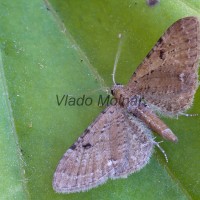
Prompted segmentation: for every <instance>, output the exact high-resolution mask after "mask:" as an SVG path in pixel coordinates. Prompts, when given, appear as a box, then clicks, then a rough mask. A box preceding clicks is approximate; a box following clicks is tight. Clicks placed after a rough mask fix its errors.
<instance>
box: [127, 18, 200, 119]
mask: <svg viewBox="0 0 200 200" xmlns="http://www.w3.org/2000/svg"><path fill="white" fill-rule="evenodd" d="M199 59H200V22H199V19H197V18H196V17H186V18H183V19H180V20H178V21H177V22H175V23H174V24H173V25H172V26H171V27H169V29H167V31H166V32H165V33H164V35H163V36H162V37H161V38H160V39H159V40H158V42H157V44H156V45H155V46H154V47H153V49H152V50H151V51H150V53H149V54H148V55H147V56H146V58H145V59H144V61H143V62H142V63H141V64H140V65H139V67H138V68H137V70H136V71H135V73H134V74H133V76H132V78H131V80H130V81H129V83H128V84H127V85H126V87H125V90H126V91H127V93H128V95H129V96H133V95H134V94H139V95H142V96H143V97H144V99H145V100H146V101H147V102H148V103H149V104H153V105H155V106H156V107H157V109H159V110H160V111H161V112H163V114H168V115H175V114H179V113H180V112H183V111H185V110H186V109H188V108H189V107H190V106H191V104H192V102H193V98H194V94H195V91H196V89H197V87H198V62H199Z"/></svg>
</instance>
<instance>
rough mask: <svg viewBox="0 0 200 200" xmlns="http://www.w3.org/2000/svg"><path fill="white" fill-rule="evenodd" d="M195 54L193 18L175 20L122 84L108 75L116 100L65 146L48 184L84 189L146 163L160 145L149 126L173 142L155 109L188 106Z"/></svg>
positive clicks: (198, 51)
mask: <svg viewBox="0 0 200 200" xmlns="http://www.w3.org/2000/svg"><path fill="white" fill-rule="evenodd" d="M199 59H200V22H199V19H198V18H196V17H186V18H182V19H180V20H178V21H176V22H175V23H174V24H172V25H171V26H170V27H169V28H168V29H167V30H166V32H165V33H164V34H163V36H162V37H161V38H160V39H159V40H158V42H157V43H156V44H155V46H154V47H153V48H152V50H151V51H150V52H149V54H148V55H147V56H146V58H145V59H144V60H143V62H142V63H141V64H140V65H139V66H138V68H137V69H136V71H135V72H134V73H133V75H132V77H131V79H130V81H129V82H128V84H127V85H118V84H116V83H115V80H114V77H113V82H114V86H113V87H112V89H111V92H112V94H113V96H114V97H115V98H116V99H118V100H119V101H118V102H117V104H116V105H110V106H108V107H107V108H106V109H105V110H104V111H103V112H102V113H101V114H100V115H99V116H98V117H97V118H96V119H95V120H94V122H93V123H92V124H91V125H90V126H88V128H87V129H86V130H85V131H84V133H83V135H82V136H80V137H79V138H78V140H77V141H76V142H75V143H74V144H73V145H72V146H71V147H70V148H69V149H68V150H67V151H66V153H65V154H64V155H63V157H62V159H61V160H60V162H59V164H58V166H57V169H56V171H55V173H54V178H53V189H54V190H55V191H56V192H60V193H73V192H80V191H87V190H89V189H91V188H94V187H97V186H98V185H101V184H103V183H105V182H106V181H107V180H108V179H116V178H124V177H127V176H128V175H130V174H132V173H134V172H136V171H139V170H140V169H142V168H143V167H144V166H145V165H146V164H147V163H148V162H149V159H150V157H151V155H152V152H153V149H154V146H155V145H157V146H158V147H160V146H159V144H158V142H156V141H154V138H153V136H152V132H151V130H152V131H154V132H156V133H158V134H159V135H161V136H162V137H163V138H164V139H166V140H170V141H172V142H177V140H178V138H177V137H176V135H175V134H174V133H173V132H172V131H171V130H170V128H169V127H168V126H167V125H166V124H165V123H164V122H163V121H161V120H160V119H159V117H158V116H157V114H156V113H162V115H166V116H177V115H184V112H185V111H186V110H187V109H188V108H190V107H191V105H192V102H193V98H194V94H195V92H196V90H197V88H198V63H199ZM115 70H116V67H115V68H114V71H115ZM127 98H128V101H123V99H127ZM185 115H187V114H185ZM160 149H161V150H162V148H160ZM162 151H163V150H162Z"/></svg>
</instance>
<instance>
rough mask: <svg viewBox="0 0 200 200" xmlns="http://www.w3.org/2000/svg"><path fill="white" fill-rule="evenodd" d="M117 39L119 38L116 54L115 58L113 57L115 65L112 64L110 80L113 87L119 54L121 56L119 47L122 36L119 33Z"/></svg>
mask: <svg viewBox="0 0 200 200" xmlns="http://www.w3.org/2000/svg"><path fill="white" fill-rule="evenodd" d="M118 38H119V44H118V49H117V54H116V57H115V63H114V67H113V73H112V79H113V84H114V85H116V82H115V73H116V69H117V63H118V60H119V57H120V54H121V47H122V34H121V33H119V35H118Z"/></svg>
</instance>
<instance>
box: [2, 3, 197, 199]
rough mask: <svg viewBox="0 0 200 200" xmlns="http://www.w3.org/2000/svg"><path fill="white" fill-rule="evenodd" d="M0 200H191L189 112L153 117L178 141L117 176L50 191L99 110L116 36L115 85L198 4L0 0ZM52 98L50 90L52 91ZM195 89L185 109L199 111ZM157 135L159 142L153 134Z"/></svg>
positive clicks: (192, 123) (193, 126) (193, 138)
mask: <svg viewBox="0 0 200 200" xmlns="http://www.w3.org/2000/svg"><path fill="white" fill-rule="evenodd" d="M0 5H1V6H0V9H1V12H0V16H1V20H0V30H1V31H0V42H1V43H0V45H1V62H0V78H1V79H0V90H1V94H3V95H2V96H1V98H0V102H1V104H0V111H1V118H0V119H1V120H0V137H1V139H0V149H1V151H0V156H1V157H0V158H1V163H0V170H1V179H0V186H1V187H0V199H83V200H84V199H94V198H95V199H133V198H134V199H170V200H171V199H181V200H182V199H199V198H200V192H199V191H200V190H199V188H200V183H199V179H200V174H199V142H200V139H199V138H200V137H199V131H200V124H199V122H198V121H199V117H190V118H186V117H180V118H179V119H178V120H176V119H166V118H163V120H164V121H165V122H166V123H167V124H168V125H169V127H170V128H171V129H172V130H173V131H174V132H175V133H176V134H177V136H178V137H179V143H178V144H172V143H170V142H164V143H163V144H162V147H163V148H164V149H165V151H166V153H167V155H168V158H169V163H166V162H165V160H164V156H163V155H162V154H161V152H159V150H157V149H156V151H155V153H154V155H153V156H152V158H151V161H150V163H149V164H148V165H147V166H146V167H145V168H144V169H142V170H141V171H140V172H138V173H135V174H132V175H130V176H129V177H128V178H127V179H119V180H114V181H113V180H110V181H108V182H107V183H106V184H104V185H102V186H99V187H98V188H95V189H92V190H90V191H88V192H85V193H76V194H57V193H55V192H54V191H53V189H52V178H53V173H54V171H55V168H56V166H57V164H58V161H59V159H60V158H61V157H62V155H63V153H64V152H65V151H66V150H67V149H68V148H69V146H71V144H73V142H74V141H75V140H76V139H77V137H79V136H80V135H81V133H82V132H83V130H84V129H85V128H86V127H87V126H88V125H89V124H90V123H91V122H92V120H93V119H95V117H96V116H98V114H99V113H100V112H101V110H102V109H103V108H102V107H98V106H97V103H96V101H97V98H98V95H99V94H103V95H105V94H106V93H105V92H106V89H107V87H110V86H111V85H112V79H111V73H112V68H113V63H114V59H115V54H116V51H117V46H118V37H117V36H118V34H119V33H122V34H123V36H124V43H123V46H122V54H121V57H120V60H119V63H118V68H117V74H116V79H117V82H120V83H123V84H126V83H127V81H128V80H129V78H130V76H131V74H132V73H133V72H134V70H135V69H136V67H137V66H138V65H139V64H140V62H141V61H142V60H143V58H144V57H145V56H146V55H147V53H148V52H149V51H150V49H151V48H152V46H153V45H154V44H155V42H156V41H157V39H158V38H159V37H160V36H161V35H162V34H163V32H164V31H165V30H166V29H167V28H168V27H169V26H170V25H171V24H172V23H173V22H175V21H176V20H177V19H179V18H182V17H185V16H191V15H195V16H198V15H199V9H200V3H199V2H198V1H192V0H190V1H187V2H186V1H183V0H182V1H161V2H160V3H159V4H157V5H156V6H154V7H148V6H147V4H146V2H145V0H144V1H141V0H140V1H139V0H138V1H127V0H125V1H121V0H120V1H112V0H110V1H87V0H86V1H80V0H76V1H61V0H60V1H58V0H57V1H56V0H50V3H49V2H47V1H45V2H44V1H41V0H35V1H25V0H16V1H13V2H9V1H6V2H2V3H0ZM67 94H68V95H70V97H76V98H77V97H81V96H82V95H84V94H85V95H86V97H91V98H92V99H93V103H92V105H91V106H69V105H66V106H65V105H64V104H63V103H62V104H61V105H60V106H58V104H57V96H58V98H59V100H60V99H62V97H63V95H67ZM56 95H57V96H56ZM199 99H200V93H199V91H198V92H197V94H196V95H195V101H194V105H193V107H192V109H191V110H190V112H191V113H200V109H199V103H198V102H199V101H198V100H199ZM157 140H159V138H157Z"/></svg>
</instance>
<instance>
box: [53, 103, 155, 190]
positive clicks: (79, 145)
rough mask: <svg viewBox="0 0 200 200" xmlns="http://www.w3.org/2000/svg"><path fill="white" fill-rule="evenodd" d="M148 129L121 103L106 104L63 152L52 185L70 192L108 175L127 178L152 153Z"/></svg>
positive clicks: (101, 181) (84, 187) (151, 140)
mask: <svg viewBox="0 0 200 200" xmlns="http://www.w3.org/2000/svg"><path fill="white" fill-rule="evenodd" d="M153 146H154V143H153V139H152V136H151V132H150V130H149V129H147V128H145V127H144V126H143V124H142V123H141V122H139V121H138V119H136V118H134V117H133V116H131V115H129V114H128V113H127V112H126V110H124V109H123V108H121V107H120V106H109V107H108V108H107V109H105V110H104V111H103V112H102V113H101V114H100V115H99V117H98V118H97V119H96V120H95V121H94V122H93V123H92V124H91V125H90V126H89V127H88V128H87V129H86V130H85V132H84V133H83V135H82V136H81V137H79V138H78V140H77V141H76V142H75V143H74V144H73V145H72V146H71V148H70V149H68V150H67V151H66V153H65V154H64V156H63V158H62V159H61V160H60V163H59V165H58V167H57V169H56V172H55V174H54V180H53V188H54V190H55V191H57V192H61V193H70V192H80V191H85V190H89V189H90V188H93V187H96V186H98V185H100V184H103V183H104V182H106V180H107V179H108V178H120V177H127V175H129V174H131V173H133V172H135V171H138V170H140V169H141V168H142V167H144V166H145V165H146V164H147V163H148V161H149V158H150V156H151V154H152V150H153Z"/></svg>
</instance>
